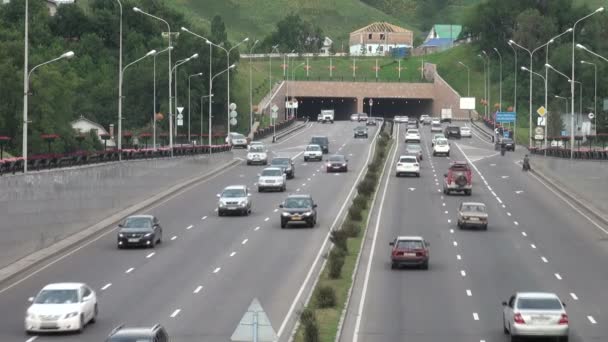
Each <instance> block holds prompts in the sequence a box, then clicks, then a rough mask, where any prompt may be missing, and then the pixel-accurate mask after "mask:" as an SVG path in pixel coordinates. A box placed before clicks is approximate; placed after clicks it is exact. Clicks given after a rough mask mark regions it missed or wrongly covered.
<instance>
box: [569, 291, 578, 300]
mask: <svg viewBox="0 0 608 342" xmlns="http://www.w3.org/2000/svg"><path fill="white" fill-rule="evenodd" d="M570 297H572V299H574V300H578V296H577V295H576V293H574V292H570Z"/></svg>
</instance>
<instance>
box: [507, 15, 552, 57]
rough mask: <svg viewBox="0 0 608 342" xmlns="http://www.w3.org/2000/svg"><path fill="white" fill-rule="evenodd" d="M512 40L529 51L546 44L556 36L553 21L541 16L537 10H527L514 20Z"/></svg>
mask: <svg viewBox="0 0 608 342" xmlns="http://www.w3.org/2000/svg"><path fill="white" fill-rule="evenodd" d="M515 22H516V26H515V31H514V32H513V40H515V41H516V42H517V43H518V44H519V45H521V46H524V47H526V48H528V49H530V50H532V49H534V48H536V47H537V46H540V45H542V44H544V43H545V42H547V41H548V40H549V39H551V37H554V36H555V35H556V34H557V28H556V25H555V21H554V19H553V18H551V17H545V16H543V15H542V14H541V13H540V12H539V11H538V10H537V9H527V10H525V11H523V12H521V13H520V14H519V15H518V16H517V19H516V21H515Z"/></svg>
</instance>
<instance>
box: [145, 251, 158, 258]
mask: <svg viewBox="0 0 608 342" xmlns="http://www.w3.org/2000/svg"><path fill="white" fill-rule="evenodd" d="M154 254H156V252H152V253H150V254H148V255H146V259H150V258H151V257H153V256H154Z"/></svg>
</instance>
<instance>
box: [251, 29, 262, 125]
mask: <svg viewBox="0 0 608 342" xmlns="http://www.w3.org/2000/svg"><path fill="white" fill-rule="evenodd" d="M259 42H260V41H259V40H256V41H255V42H254V43H253V46H251V49H249V133H251V130H252V129H253V81H252V74H251V55H252V54H253V49H254V48H255V46H256V45H258V43H259Z"/></svg>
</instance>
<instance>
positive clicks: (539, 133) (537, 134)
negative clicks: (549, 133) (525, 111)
mask: <svg viewBox="0 0 608 342" xmlns="http://www.w3.org/2000/svg"><path fill="white" fill-rule="evenodd" d="M543 139H545V128H544V127H542V126H537V127H536V128H535V129H534V140H543Z"/></svg>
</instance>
